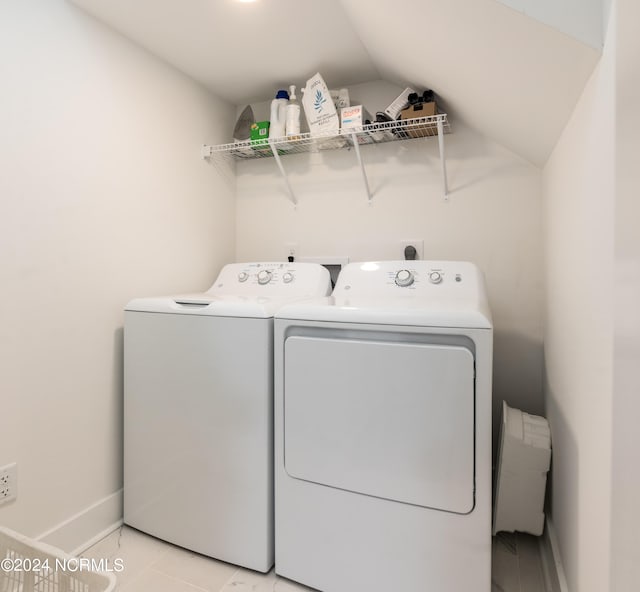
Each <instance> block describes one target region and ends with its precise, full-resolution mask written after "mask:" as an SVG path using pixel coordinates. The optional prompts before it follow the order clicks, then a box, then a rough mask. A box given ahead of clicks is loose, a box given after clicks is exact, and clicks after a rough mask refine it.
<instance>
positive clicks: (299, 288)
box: [126, 262, 331, 318]
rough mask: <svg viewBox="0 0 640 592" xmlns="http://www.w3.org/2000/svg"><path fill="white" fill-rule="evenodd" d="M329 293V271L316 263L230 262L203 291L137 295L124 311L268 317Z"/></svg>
mask: <svg viewBox="0 0 640 592" xmlns="http://www.w3.org/2000/svg"><path fill="white" fill-rule="evenodd" d="M330 293H331V279H330V277H329V272H328V270H327V269H326V268H324V267H323V266H322V265H318V264H316V263H281V262H272V263H270V262H268V263H230V264H228V265H225V266H224V267H223V269H222V271H221V272H220V274H219V275H218V277H217V278H216V281H215V282H214V283H213V285H212V286H211V288H209V290H207V292H205V293H203V294H202V293H197V294H182V295H177V296H163V297H156V298H137V299H135V300H132V301H131V302H129V303H128V304H127V306H126V310H128V311H139V312H159V313H179V314H196V315H208V316H230V317H250V318H272V317H273V316H274V314H275V313H276V311H277V310H278V309H279V308H280V307H281V306H283V305H284V304H287V303H292V302H296V301H301V300H305V299H309V298H314V297H319V296H327V295H328V294H330Z"/></svg>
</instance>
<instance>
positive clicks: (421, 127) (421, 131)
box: [400, 101, 438, 138]
mask: <svg viewBox="0 0 640 592" xmlns="http://www.w3.org/2000/svg"><path fill="white" fill-rule="evenodd" d="M437 114H438V107H437V105H436V103H435V101H431V102H429V103H416V104H415V105H409V106H408V107H407V108H406V109H403V110H402V111H401V112H400V119H401V120H402V121H407V129H406V130H403V131H405V133H406V134H407V136H408V137H409V138H423V137H425V136H437V135H438V128H437V125H436V124H435V123H420V124H416V125H411V123H409V121H410V120H411V119H419V118H421V117H431V116H433V115H437Z"/></svg>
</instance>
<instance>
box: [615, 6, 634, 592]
mask: <svg viewBox="0 0 640 592" xmlns="http://www.w3.org/2000/svg"><path fill="white" fill-rule="evenodd" d="M616 4H617V13H618V14H617V47H616V103H615V108H616V117H617V120H616V126H615V129H616V218H615V232H616V237H615V267H614V269H615V276H614V277H615V284H614V285H615V290H616V293H615V319H614V337H615V342H614V375H613V381H614V396H613V429H612V435H613V467H612V469H613V471H612V499H611V510H612V518H611V539H612V544H611V564H612V578H611V587H610V590H612V591H615V592H631V591H634V590H637V589H638V582H640V509H639V508H638V500H640V471H639V470H638V451H639V450H640V429H638V418H640V396H638V395H639V393H640V374H639V373H638V361H639V360H640V232H638V222H639V221H640V200H639V199H638V187H640V170H639V169H638V146H637V144H638V137H640V110H639V109H638V105H640V79H639V78H638V72H640V37H638V30H637V29H638V23H639V22H640V5H639V4H638V2H637V1H636V0H618V1H617V2H616Z"/></svg>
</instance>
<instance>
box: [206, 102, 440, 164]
mask: <svg viewBox="0 0 640 592" xmlns="http://www.w3.org/2000/svg"><path fill="white" fill-rule="evenodd" d="M439 125H440V126H442V130H443V133H445V134H448V133H451V126H450V125H449V122H448V120H447V115H446V113H442V114H439V115H432V116H430V117H419V118H416V119H406V120H399V121H387V122H383V123H371V124H369V125H364V126H362V127H356V128H348V129H342V130H340V132H339V133H338V134H335V133H331V134H327V135H313V136H312V135H311V134H310V133H304V134H300V135H298V136H295V137H288V138H278V139H269V140H245V141H241V142H231V143H229V144H219V145H217V146H204V147H203V156H204V158H212V159H215V160H253V159H256V158H273V157H274V156H276V154H277V155H279V156H285V155H288V154H302V153H308V152H319V151H321V150H338V149H341V148H351V147H353V146H354V145H355V144H356V143H357V144H358V145H359V146H362V145H365V144H382V143H385V142H395V141H398V140H410V139H413V138H424V137H429V136H437V135H438V127H439Z"/></svg>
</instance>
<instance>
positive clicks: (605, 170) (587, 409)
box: [543, 18, 615, 592]
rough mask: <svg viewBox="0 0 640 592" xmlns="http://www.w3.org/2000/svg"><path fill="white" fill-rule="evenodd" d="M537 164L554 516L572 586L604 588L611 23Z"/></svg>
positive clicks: (609, 324) (607, 540) (610, 264)
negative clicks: (563, 122)
mask: <svg viewBox="0 0 640 592" xmlns="http://www.w3.org/2000/svg"><path fill="white" fill-rule="evenodd" d="M614 20H615V19H614V18H612V19H611V23H610V25H611V28H610V34H609V35H608V37H607V42H606V44H605V48H604V53H603V56H602V59H601V62H600V64H599V65H598V67H597V69H596V71H595V72H594V74H593V75H592V77H591V79H590V81H589V83H588V85H587V87H586V89H585V91H584V93H583V96H582V98H581V99H580V102H579V103H578V105H577V107H576V110H575V112H574V113H573V116H572V118H571V120H570V122H569V123H568V125H567V127H566V129H565V131H564V133H563V135H562V137H561V138H560V141H559V142H558V144H557V146H556V148H555V150H554V152H553V154H552V156H551V158H550V159H549V161H548V163H547V165H546V167H545V169H544V172H543V186H544V222H545V250H546V256H545V272H546V321H545V331H544V342H545V368H546V380H545V383H546V384H545V391H546V392H545V396H546V413H547V416H548V418H549V421H550V423H551V430H552V438H553V462H552V479H551V519H552V521H553V524H554V526H555V529H556V531H557V534H558V539H559V546H560V549H561V555H562V560H563V563H564V567H565V571H566V576H567V581H568V584H569V588H570V590H575V591H580V592H590V591H593V592H602V591H604V590H608V589H609V587H608V585H609V582H608V580H609V567H610V565H609V561H610V558H609V545H610V520H609V504H610V501H611V484H610V478H609V477H610V471H611V453H612V446H611V437H612V431H611V421H612V411H611V405H612V396H613V382H612V380H613V366H612V350H613V332H612V305H613V279H614V277H613V269H614V265H613V263H614V260H613V245H614V210H615V200H614V189H615V183H614V170H615V169H614V149H615V136H614V127H615V126H614V124H615V119H614V109H615V93H614V72H615V52H614V47H615V44H614V41H613V37H614V36H613V34H612V31H613V26H614V24H613V21H614Z"/></svg>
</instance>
